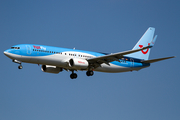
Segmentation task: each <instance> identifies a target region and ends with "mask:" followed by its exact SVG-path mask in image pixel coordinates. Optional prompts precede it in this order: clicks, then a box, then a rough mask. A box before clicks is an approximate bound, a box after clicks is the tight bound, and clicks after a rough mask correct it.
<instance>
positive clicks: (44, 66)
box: [41, 65, 63, 74]
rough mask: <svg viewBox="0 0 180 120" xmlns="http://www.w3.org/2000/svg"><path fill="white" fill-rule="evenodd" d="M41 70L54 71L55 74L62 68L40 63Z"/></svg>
mask: <svg viewBox="0 0 180 120" xmlns="http://www.w3.org/2000/svg"><path fill="white" fill-rule="evenodd" d="M41 70H42V71H43V72H48V73H55V74H57V73H59V72H61V71H63V69H62V68H60V67H56V66H51V65H42V67H41Z"/></svg>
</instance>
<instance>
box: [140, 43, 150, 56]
mask: <svg viewBox="0 0 180 120" xmlns="http://www.w3.org/2000/svg"><path fill="white" fill-rule="evenodd" d="M148 45H150V43H148ZM139 47H140V48H143V45H139ZM148 51H149V48H148V49H147V50H146V51H143V50H141V52H142V53H143V54H147V53H148Z"/></svg>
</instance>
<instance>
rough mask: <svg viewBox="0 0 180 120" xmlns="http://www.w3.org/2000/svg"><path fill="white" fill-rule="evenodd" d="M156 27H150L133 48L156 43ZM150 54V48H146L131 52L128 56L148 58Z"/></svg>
mask: <svg viewBox="0 0 180 120" xmlns="http://www.w3.org/2000/svg"><path fill="white" fill-rule="evenodd" d="M154 32H155V28H153V27H149V28H148V29H147V31H146V32H145V33H144V35H143V36H142V37H141V38H140V40H139V41H138V42H137V44H136V45H135V46H134V48H133V50H135V49H139V48H143V47H146V46H148V45H151V44H153V45H154V43H155V40H156V38H157V36H155V37H154V39H153V36H154ZM149 54H150V48H148V49H146V50H141V51H139V52H136V53H132V54H129V55H128V57H133V58H138V59H144V60H148V58H149Z"/></svg>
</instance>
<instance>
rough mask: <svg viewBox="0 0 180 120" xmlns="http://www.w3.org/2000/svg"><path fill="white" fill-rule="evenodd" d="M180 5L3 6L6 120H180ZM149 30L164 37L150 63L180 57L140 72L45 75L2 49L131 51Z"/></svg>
mask: <svg viewBox="0 0 180 120" xmlns="http://www.w3.org/2000/svg"><path fill="white" fill-rule="evenodd" d="M179 4H180V3H179V1H175V0H172V1H155V0H146V1H143V0H138V1H136V2H135V1H133V0H126V1H125V0H92V1H87V0H77V1H71V0H67V1H58V0H52V1H47V0H34V1H33V0H32V1H26V0H18V1H13V0H1V1H0V18H1V19H0V41H1V48H0V51H1V54H0V56H1V71H0V73H1V79H0V119H1V120H32V119H38V120H49V119H53V120H59V119H61V120H63V119H65V120H100V119H103V120H109V119H113V120H120V119H122V120H132V119H133V120H145V119H147V120H152V119H153V120H160V119H163V120H169V119H173V120H179V119H180V102H179V101H180V94H179V93H180V88H179V86H180V81H179V80H180V77H179V73H180V72H179V67H180V65H179V61H180V59H179V54H180V52H179V51H180V48H179V44H180V42H179V32H180V29H179V28H180V22H179V21H180V16H179V11H180V7H179ZM148 27H155V28H156V34H157V35H158V39H157V41H156V45H155V46H154V47H153V49H152V50H151V55H150V59H153V58H159V57H168V56H174V55H175V56H177V57H176V58H175V59H170V60H166V61H161V62H158V63H154V64H152V65H151V67H149V68H146V69H143V70H140V71H138V72H127V73H115V74H110V73H99V72H95V74H94V76H93V77H87V76H86V74H85V72H78V79H76V80H71V79H70V77H69V75H70V74H71V73H70V72H65V71H64V72H62V73H59V74H58V75H54V74H49V73H43V72H42V71H41V70H40V66H38V65H34V64H27V63H24V64H23V69H22V70H18V68H17V67H18V65H17V64H15V63H13V62H12V61H11V60H10V59H9V58H7V57H6V56H5V55H4V54H3V51H4V50H6V49H8V48H10V47H11V46H13V45H16V44H24V43H31V44H42V45H50V46H57V47H67V48H74V47H75V48H76V49H81V50H90V51H100V52H109V53H113V52H120V51H125V50H130V49H132V48H133V47H134V45H135V44H136V42H137V41H138V40H139V39H140V37H141V36H142V35H143V34H144V32H145V31H146V30H147V28H148Z"/></svg>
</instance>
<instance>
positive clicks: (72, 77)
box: [70, 71, 77, 79]
mask: <svg viewBox="0 0 180 120" xmlns="http://www.w3.org/2000/svg"><path fill="white" fill-rule="evenodd" d="M70 78H71V79H76V78H77V74H76V73H74V71H72V74H71V75H70Z"/></svg>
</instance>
